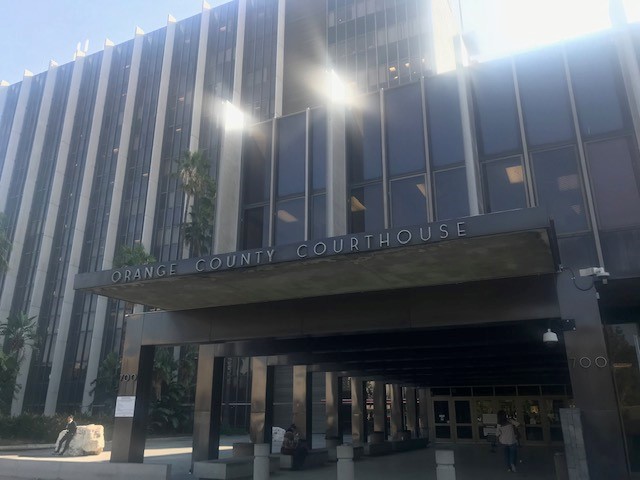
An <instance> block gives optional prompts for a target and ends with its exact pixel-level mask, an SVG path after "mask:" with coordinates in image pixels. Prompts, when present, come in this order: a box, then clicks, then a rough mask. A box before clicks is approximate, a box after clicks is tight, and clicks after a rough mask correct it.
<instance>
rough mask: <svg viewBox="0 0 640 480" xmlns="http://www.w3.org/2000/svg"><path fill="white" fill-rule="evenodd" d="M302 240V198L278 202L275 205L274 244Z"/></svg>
mask: <svg viewBox="0 0 640 480" xmlns="http://www.w3.org/2000/svg"><path fill="white" fill-rule="evenodd" d="M300 240H304V198H296V199H294V200H287V201H285V202H278V204H277V206H276V242H275V243H276V245H283V244H286V243H293V242H298V241H300Z"/></svg>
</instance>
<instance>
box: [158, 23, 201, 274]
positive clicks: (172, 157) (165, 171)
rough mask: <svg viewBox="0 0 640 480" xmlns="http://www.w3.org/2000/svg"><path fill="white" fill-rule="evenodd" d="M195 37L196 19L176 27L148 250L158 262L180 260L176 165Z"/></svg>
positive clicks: (188, 106) (186, 124)
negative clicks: (153, 221) (153, 215)
mask: <svg viewBox="0 0 640 480" xmlns="http://www.w3.org/2000/svg"><path fill="white" fill-rule="evenodd" d="M199 35H200V17H199V16H195V17H191V18H189V19H187V20H183V21H181V22H178V23H177V24H176V30H175V39H174V44H173V53H172V59H171V74H170V80H169V94H168V100H167V113H166V118H165V124H164V135H163V142H162V154H161V160H160V182H159V185H158V200H157V203H156V214H155V226H154V235H153V246H152V248H151V254H152V255H153V256H154V257H155V258H156V259H157V260H158V261H161V262H162V261H167V260H176V259H178V258H182V248H183V245H182V231H181V230H182V229H181V227H180V225H181V223H182V219H183V215H184V214H183V211H184V208H185V206H184V194H183V191H182V186H181V183H180V179H179V178H178V175H177V171H178V161H179V160H180V158H181V157H182V156H183V155H184V153H185V152H186V151H187V150H189V139H190V136H191V120H192V114H193V90H194V84H195V78H196V64H197V62H196V59H197V58H198V41H199Z"/></svg>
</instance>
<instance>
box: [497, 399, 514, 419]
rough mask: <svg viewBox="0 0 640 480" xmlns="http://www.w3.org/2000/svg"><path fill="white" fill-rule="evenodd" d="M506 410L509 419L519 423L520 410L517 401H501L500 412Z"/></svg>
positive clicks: (499, 404)
mask: <svg viewBox="0 0 640 480" xmlns="http://www.w3.org/2000/svg"><path fill="white" fill-rule="evenodd" d="M500 410H504V411H505V413H506V414H507V418H510V419H512V420H515V421H518V409H517V408H516V402H515V400H500V402H499V403H498V411H500Z"/></svg>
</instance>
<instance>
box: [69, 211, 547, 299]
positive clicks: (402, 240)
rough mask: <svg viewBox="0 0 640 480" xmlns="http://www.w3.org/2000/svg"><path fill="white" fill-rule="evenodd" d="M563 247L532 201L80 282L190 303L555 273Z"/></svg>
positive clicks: (82, 277) (79, 279)
mask: <svg viewBox="0 0 640 480" xmlns="http://www.w3.org/2000/svg"><path fill="white" fill-rule="evenodd" d="M555 251H556V249H555V240H553V228H552V225H551V224H550V221H549V219H548V218H547V216H546V212H544V211H542V210H541V209H525V210H514V211H510V212H504V213H498V214H490V215H481V216H476V217H465V218H461V219H455V220H449V221H444V222H436V223H431V224H426V225H423V226H414V227H406V228H400V229H391V230H385V231H382V232H375V233H359V234H351V235H344V236H340V237H333V238H328V239H323V240H310V241H305V242H300V243H296V244H290V245H283V246H274V247H268V248H263V249H259V250H248V251H241V252H232V253H225V254H220V255H212V256H206V257H195V258H190V259H185V260H180V261H176V262H163V263H156V264H153V265H142V266H133V267H123V268H120V269H115V270H109V271H102V272H93V273H83V274H79V275H77V276H76V279H75V288H76V289H80V290H87V291H90V292H93V293H96V294H99V295H104V296H107V297H111V298H116V299H120V300H125V301H128V302H132V303H137V304H143V305H148V306H151V307H156V308H160V309H163V310H189V309H195V308H207V307H218V306H227V305H241V304H247V303H258V302H269V301H278V300H288V299H296V298H308V297H319V296H327V295H336V294H345V293H355V292H369V291H380V290H393V289H399V288H410V287H421V286H432V285H444V284H452V283H465V282H471V281H479V280H488V279H497V278H510V277H523V276H531V275H541V274H548V273H553V272H555V271H557V259H556V255H555Z"/></svg>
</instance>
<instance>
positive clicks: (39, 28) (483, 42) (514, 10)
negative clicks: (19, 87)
mask: <svg viewBox="0 0 640 480" xmlns="http://www.w3.org/2000/svg"><path fill="white" fill-rule="evenodd" d="M289 1H296V0H289ZM318 1H320V0H318ZM461 1H462V5H463V16H462V18H463V24H464V28H465V30H468V31H472V32H474V34H475V36H476V39H477V42H478V45H479V46H480V48H481V49H482V50H483V52H484V53H485V54H486V55H487V56H489V57H492V56H499V55H502V54H506V53H509V52H510V51H518V50H523V49H528V48H532V47H533V46H535V45H538V44H541V43H552V42H554V41H558V40H561V39H563V38H566V37H571V36H576V35H578V34H580V33H584V32H591V31H595V30H600V29H603V28H607V27H608V26H609V20H608V6H607V4H608V2H607V0H461ZM623 2H624V4H625V6H626V8H627V15H628V17H629V19H630V20H631V21H636V22H638V21H640V0H623ZM209 3H210V4H214V5H215V4H219V3H225V1H224V0H217V1H214V0H210V1H209ZM201 10H202V1H201V0H0V12H1V13H0V80H7V81H8V82H9V83H15V82H18V81H20V80H21V79H22V74H23V71H24V70H25V69H27V70H31V71H32V72H33V73H35V74H37V73H40V72H43V71H45V70H46V69H47V68H48V65H49V60H51V59H53V60H56V61H57V62H58V63H59V64H63V63H67V62H69V61H71V60H72V59H73V53H74V51H75V49H76V46H77V44H78V43H81V45H82V48H83V49H84V47H85V43H86V41H87V40H89V49H88V53H94V52H97V51H100V50H102V48H103V45H104V41H105V39H106V38H109V39H111V40H112V41H113V42H115V43H116V44H118V43H122V42H124V41H126V40H129V39H131V38H133V35H134V31H135V27H136V26H139V27H140V28H142V30H144V31H145V32H151V31H153V30H156V29H158V28H161V27H163V26H165V25H166V23H167V15H169V14H171V15H173V16H174V17H175V18H177V19H178V20H182V19H185V18H188V17H190V16H192V15H195V14H197V13H199V12H200V11H201Z"/></svg>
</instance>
